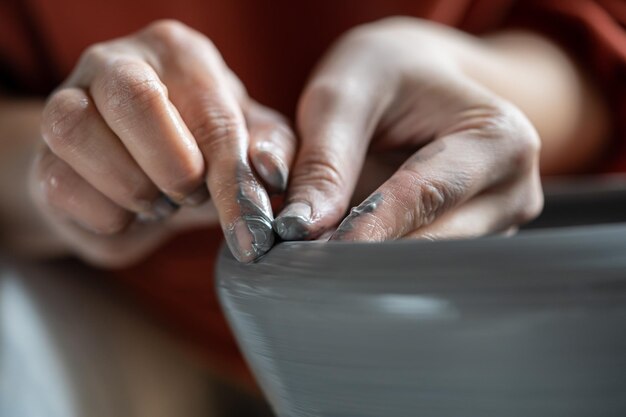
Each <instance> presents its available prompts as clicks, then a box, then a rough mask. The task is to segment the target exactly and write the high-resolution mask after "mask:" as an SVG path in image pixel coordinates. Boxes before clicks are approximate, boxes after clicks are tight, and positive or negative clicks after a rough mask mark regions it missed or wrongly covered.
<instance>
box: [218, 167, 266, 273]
mask: <svg viewBox="0 0 626 417" xmlns="http://www.w3.org/2000/svg"><path fill="white" fill-rule="evenodd" d="M236 178H237V182H238V190H237V196H236V202H237V207H238V209H239V210H240V215H239V216H238V217H237V218H236V219H235V221H234V222H233V223H231V224H230V225H229V226H228V228H226V230H225V233H224V234H225V237H226V242H227V243H228V246H229V247H230V249H231V251H232V252H233V255H234V256H235V257H236V258H237V259H238V260H240V261H242V262H251V261H253V260H255V259H257V258H258V257H259V256H261V255H263V254H264V253H266V252H267V251H268V250H270V249H271V247H272V246H273V245H274V232H273V230H272V216H271V214H270V213H268V210H269V208H270V205H269V199H268V198H267V195H266V194H265V190H263V189H262V187H261V186H260V184H259V183H258V181H257V180H256V179H255V178H254V176H253V174H252V173H251V172H250V170H249V169H248V168H247V167H246V166H245V165H244V164H239V165H238V167H237V175H236Z"/></svg>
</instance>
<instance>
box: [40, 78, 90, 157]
mask: <svg viewBox="0 0 626 417" xmlns="http://www.w3.org/2000/svg"><path fill="white" fill-rule="evenodd" d="M88 113H89V100H88V98H87V96H86V95H85V93H83V92H82V91H80V90H78V89H74V88H72V89H64V90H61V91H59V92H57V93H56V94H54V95H53V96H52V97H51V98H50V100H49V101H48V103H47V104H46V107H45V108H44V111H43V118H42V125H41V133H42V136H43V138H44V140H45V141H46V143H47V144H48V146H49V147H50V149H52V150H53V151H54V152H59V151H62V150H64V149H65V148H66V147H68V146H69V147H72V148H75V147H77V146H79V144H77V143H76V141H77V140H80V139H81V138H82V137H83V135H80V134H77V132H76V130H77V129H78V127H79V126H80V125H81V124H83V122H84V121H85V120H86V119H87V117H88Z"/></svg>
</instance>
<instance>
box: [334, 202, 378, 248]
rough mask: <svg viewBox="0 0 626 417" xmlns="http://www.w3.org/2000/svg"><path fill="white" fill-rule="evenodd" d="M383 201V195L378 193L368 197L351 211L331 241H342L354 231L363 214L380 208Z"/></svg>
mask: <svg viewBox="0 0 626 417" xmlns="http://www.w3.org/2000/svg"><path fill="white" fill-rule="evenodd" d="M382 201H383V194H382V193H381V192H376V193H374V194H372V195H370V196H369V197H367V198H366V199H365V200H364V201H363V202H362V203H361V204H359V205H358V206H357V207H353V208H352V209H351V210H350V214H348V216H346V218H345V219H344V220H343V221H342V222H341V224H340V225H339V227H338V228H337V230H336V231H335V233H333V235H332V236H331V238H330V240H342V239H345V238H346V236H347V235H348V234H349V233H350V232H352V231H353V230H354V221H355V220H356V219H357V218H358V217H360V216H361V215H363V214H366V213H372V212H373V211H374V210H376V209H377V208H378V206H379V205H380V203H381V202H382Z"/></svg>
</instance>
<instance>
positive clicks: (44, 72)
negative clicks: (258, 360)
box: [0, 0, 626, 381]
mask: <svg viewBox="0 0 626 417" xmlns="http://www.w3.org/2000/svg"><path fill="white" fill-rule="evenodd" d="M392 15H409V16H417V17H423V18H427V19H431V20H434V21H438V22H441V23H444V24H447V25H450V26H454V27H457V28H460V29H463V30H466V31H468V32H471V33H477V34H480V33H485V32H487V31H491V30H497V29H499V28H503V27H511V26H515V25H521V26H526V27H529V26H530V27H533V28H535V29H536V30H540V31H543V32H544V33H546V34H548V35H549V36H552V37H553V38H554V39H556V40H558V41H559V42H561V43H563V45H564V46H565V47H566V49H567V50H569V51H570V52H571V53H572V54H573V55H574V56H575V57H576V58H577V59H578V60H580V62H581V63H582V64H584V66H585V67H586V68H587V69H588V70H589V71H590V72H591V73H592V75H594V76H595V77H596V78H597V80H598V81H599V82H600V84H601V85H602V87H603V88H604V90H605V92H606V95H607V97H608V99H609V100H611V102H612V109H613V116H614V119H615V125H616V126H617V133H616V135H617V139H620V140H616V142H615V143H616V147H621V148H622V150H621V151H620V152H612V153H613V154H615V155H620V158H618V159H616V160H615V161H614V162H611V166H612V167H613V168H615V169H622V170H624V171H626V136H625V135H624V132H625V131H626V129H625V127H626V126H625V124H626V95H625V92H626V31H625V29H624V27H625V25H626V2H625V1H624V0H597V1H591V0H536V1H533V0H519V1H515V0H315V1H306V0H297V1H294V0H272V1H253V0H176V1H171V0H132V1H129V0H106V1H104V0H102V1H82V0H3V1H2V2H0V89H4V90H7V91H10V92H13V93H16V94H39V95H45V94H47V93H48V92H49V91H50V90H51V89H52V88H53V87H54V86H56V85H57V84H58V83H59V82H60V81H61V80H62V79H63V78H64V77H65V76H66V75H67V74H68V72H69V71H70V70H71V69H72V67H73V66H74V65H75V63H76V61H77V59H78V57H79V56H80V54H81V52H82V51H83V50H84V49H85V48H86V47H87V46H89V45H91V44H93V43H95V42H100V41H105V40H108V39H111V38H115V37H119V36H123V35H126V34H128V33H130V32H133V31H136V30H139V29H140V28H142V27H143V26H145V25H147V24H148V23H150V22H151V21H153V20H155V19H159V18H174V19H178V20H181V21H183V22H184V23H186V24H188V25H190V26H192V27H194V28H196V29H197V30H199V31H201V32H203V33H205V34H206V35H207V36H209V37H210V38H211V39H212V41H213V42H214V43H215V44H216V45H217V47H218V48H219V50H220V51H221V53H222V55H223V56H224V59H225V61H226V62H227V64H228V65H229V66H230V67H231V68H232V69H233V71H234V72H235V73H236V74H237V75H238V76H239V77H240V78H241V80H242V81H243V82H244V84H245V85H246V87H247V88H248V91H249V92H250V95H251V96H252V97H254V98H255V99H257V100H259V101H260V102H262V103H264V104H266V105H268V106H271V107H273V108H276V109H278V110H280V111H282V112H283V113H284V114H286V115H287V116H289V117H292V116H293V113H294V109H295V105H296V101H297V98H298V94H299V92H300V91H301V89H302V86H303V84H304V82H305V80H306V77H307V75H308V73H309V71H310V70H311V68H312V66H313V65H314V64H315V62H316V61H317V60H318V59H319V58H320V57H321V56H322V54H323V52H324V51H325V50H326V48H328V46H329V45H330V44H331V43H332V42H333V40H334V39H336V38H337V37H338V36H339V35H340V34H341V33H343V32H344V31H346V30H348V29H349V28H351V27H354V26H355V25H358V24H361V23H364V22H368V21H372V20H376V19H379V18H382V17H385V16H392ZM0 91H1V90H0ZM220 241H221V237H220V232H219V230H217V229H215V230H198V231H195V232H193V233H188V234H185V235H183V236H180V237H178V238H177V239H174V240H173V241H172V242H170V243H169V244H167V245H166V246H165V247H163V248H161V249H159V250H158V251H157V253H155V254H154V255H153V256H151V257H150V258H148V259H147V260H145V262H143V263H142V264H141V265H138V266H136V267H133V268H129V269H127V270H125V271H119V272H117V273H115V274H114V276H115V277H116V278H117V279H118V282H119V283H121V284H122V285H123V286H124V287H126V288H128V289H131V290H132V291H133V292H134V293H135V294H136V295H137V299H138V300H140V301H141V302H143V303H144V304H145V305H146V306H148V307H151V308H152V310H153V311H154V312H155V313H156V314H158V316H159V317H161V319H163V320H164V321H165V322H166V323H167V324H169V325H170V327H171V328H172V329H173V330H174V331H175V332H176V333H177V334H178V335H180V336H181V337H182V338H183V339H185V340H187V341H188V342H190V343H189V345H190V346H193V347H196V348H197V349H198V351H200V352H201V353H202V354H203V355H202V356H203V357H204V358H205V359H206V360H207V361H208V363H209V364H210V366H211V367H213V368H214V370H217V371H221V372H223V373H224V374H225V375H229V376H231V377H234V378H239V377H241V378H247V377H248V374H247V369H246V368H245V366H244V365H243V362H242V361H241V359H240V357H239V355H238V353H237V349H236V346H235V343H234V341H233V339H232V337H231V336H230V332H229V330H228V327H227V325H226V323H225V322H224V319H223V317H222V315H221V313H220V310H219V306H218V304H217V300H216V298H215V295H214V291H213V279H212V276H213V268H214V259H215V256H216V253H217V249H218V247H219V245H220ZM246 380H248V381H249V379H246Z"/></svg>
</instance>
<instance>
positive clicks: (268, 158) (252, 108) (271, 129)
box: [246, 101, 296, 193]
mask: <svg viewBox="0 0 626 417" xmlns="http://www.w3.org/2000/svg"><path fill="white" fill-rule="evenodd" d="M246 121H247V123H248V131H249V132H250V150H249V153H248V154H249V156H250V161H252V165H253V166H254V169H255V171H256V173H257V174H259V177H260V178H261V180H263V182H264V183H265V185H266V186H267V187H268V189H269V190H270V191H273V192H276V193H282V192H283V191H285V190H286V189H287V179H288V178H289V167H290V166H291V163H292V162H293V158H294V155H295V153H296V138H295V135H294V133H293V131H292V130H291V127H290V126H289V123H288V122H287V120H286V119H285V118H284V117H283V116H282V115H280V114H279V113H277V112H275V111H273V110H271V109H269V108H267V107H265V106H262V105H260V104H258V103H255V102H252V101H251V102H250V104H249V105H248V106H247V109H246Z"/></svg>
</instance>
